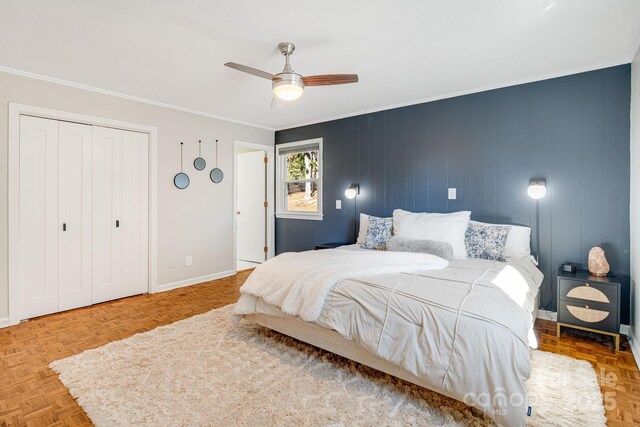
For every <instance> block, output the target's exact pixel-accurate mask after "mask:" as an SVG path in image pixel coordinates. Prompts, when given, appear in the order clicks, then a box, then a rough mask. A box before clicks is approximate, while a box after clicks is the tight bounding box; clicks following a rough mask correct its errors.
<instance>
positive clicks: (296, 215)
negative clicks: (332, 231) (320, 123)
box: [276, 138, 322, 220]
mask: <svg viewBox="0 0 640 427" xmlns="http://www.w3.org/2000/svg"><path fill="white" fill-rule="evenodd" d="M276 153H277V162H278V164H277V168H278V181H277V196H276V197H277V211H276V217H278V218H293V219H315V220H321V219H322V139H321V138H319V139H310V140H307V141H299V142H290V143H287V144H279V145H276Z"/></svg>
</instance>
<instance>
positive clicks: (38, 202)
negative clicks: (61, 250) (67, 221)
mask: <svg viewBox="0 0 640 427" xmlns="http://www.w3.org/2000/svg"><path fill="white" fill-rule="evenodd" d="M19 197H20V207H19V209H20V225H19V230H20V231H19V233H20V242H19V247H20V249H19V254H18V256H19V260H18V265H19V267H18V283H19V286H20V290H19V306H20V319H28V318H30V317H36V316H41V315H44V314H49V313H54V312H56V311H58V235H59V230H60V226H61V224H59V223H58V122H57V121H55V120H47V119H40V118H36V117H29V116H21V117H20V190H19Z"/></svg>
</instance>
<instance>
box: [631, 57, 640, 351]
mask: <svg viewBox="0 0 640 427" xmlns="http://www.w3.org/2000/svg"><path fill="white" fill-rule="evenodd" d="M631 327H632V331H633V333H634V335H635V336H636V339H634V340H633V344H634V347H635V348H634V350H635V352H634V353H635V354H636V357H639V356H640V346H638V339H637V338H638V336H640V49H638V52H637V53H636V57H635V59H634V60H633V63H632V64H631ZM638 363H640V360H638Z"/></svg>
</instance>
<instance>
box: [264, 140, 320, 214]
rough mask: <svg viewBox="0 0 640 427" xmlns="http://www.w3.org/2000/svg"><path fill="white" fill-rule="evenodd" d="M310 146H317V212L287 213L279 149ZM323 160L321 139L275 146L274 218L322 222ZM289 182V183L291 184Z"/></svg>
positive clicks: (282, 166)
mask: <svg viewBox="0 0 640 427" xmlns="http://www.w3.org/2000/svg"><path fill="white" fill-rule="evenodd" d="M310 144H318V175H319V177H318V178H317V181H318V212H304V211H288V210H286V209H285V193H284V192H285V190H286V182H287V181H286V180H285V172H286V162H283V161H282V156H281V155H280V150H281V149H290V148H295V147H302V146H305V145H310ZM323 169H324V160H323V157H322V138H314V139H306V140H304V141H295V142H287V143H286V144H278V145H276V173H277V177H276V218H287V219H306V220H315V221H322V217H323V211H322V206H323V203H322V199H323V197H322V196H323V193H322V188H323V186H322V181H323V178H324V171H323ZM293 181H304V182H306V181H311V182H313V181H316V179H309V180H305V179H303V180H293ZM293 181H289V182H293Z"/></svg>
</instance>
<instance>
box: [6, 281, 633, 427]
mask: <svg viewBox="0 0 640 427" xmlns="http://www.w3.org/2000/svg"><path fill="white" fill-rule="evenodd" d="M249 273H250V271H244V272H241V273H239V274H238V275H236V276H232V277H228V278H224V279H220V280H216V281H212V282H206V283H203V284H199V285H194V286H190V287H186V288H181V289H176V290H173V291H169V292H164V293H160V294H153V295H140V296H135V297H130V298H125V299H121V300H116V301H111V302H107V303H103V304H98V305H95V306H92V307H85V308H80V309H76V310H72V311H68V312H64V313H58V314H52V315H49V316H43V317H40V318H37V319H33V320H30V321H29V322H25V323H21V324H19V325H16V326H12V327H9V328H5V329H0V426H1V427H5V426H23V425H28V426H46V425H72V426H75V425H90V424H91V421H90V420H89V418H88V417H87V415H86V414H85V413H84V411H83V410H82V408H80V406H78V404H77V403H76V401H75V400H74V399H73V398H72V397H71V395H70V394H69V392H68V390H67V389H66V388H65V387H64V386H63V385H62V383H61V382H60V381H59V380H58V377H57V375H56V374H55V373H53V372H52V371H51V370H50V369H49V367H48V365H49V363H50V362H51V361H53V360H57V359H62V358H64V357H67V356H70V355H73V354H77V353H80V352H82V351H84V350H87V349H90V348H95V347H99V346H101V345H104V344H106V343H108V342H111V341H115V340H119V339H123V338H126V337H128V336H131V335H133V334H136V333H138V332H144V331H148V330H151V329H153V328H155V327H157V326H161V325H165V324H168V323H172V322H175V321H177V320H181V319H184V318H187V317H190V316H193V315H195V314H200V313H203V312H206V311H208V310H211V309H214V308H217V307H222V306H224V305H227V304H230V303H233V302H235V301H236V300H237V299H238V296H239V292H238V288H239V287H240V286H241V285H242V283H243V282H244V280H245V279H246V277H247V276H248V274H249ZM536 332H537V335H538V338H539V342H540V344H541V348H542V350H546V351H551V352H554V353H560V354H565V355H568V356H571V357H575V358H578V359H584V360H588V361H590V362H591V363H592V364H593V366H594V368H595V369H596V372H597V373H598V375H599V378H600V384H601V387H602V391H603V398H604V399H605V404H607V402H611V401H612V399H613V401H615V405H614V406H612V407H611V408H609V409H608V410H607V417H608V420H609V423H610V425H614V426H617V425H633V424H634V423H635V424H640V406H639V405H640V372H638V368H637V367H636V364H635V361H634V360H633V356H632V355H631V353H630V352H629V349H628V346H625V347H624V350H623V351H620V352H618V353H614V352H613V350H611V349H609V348H607V347H606V346H605V345H603V344H599V343H596V342H594V341H590V340H586V339H584V338H579V337H573V336H570V335H568V334H566V333H563V335H562V338H560V339H558V338H556V335H555V323H554V322H550V321H544V320H538V321H537V323H536ZM611 393H614V394H613V395H612V394H611Z"/></svg>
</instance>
